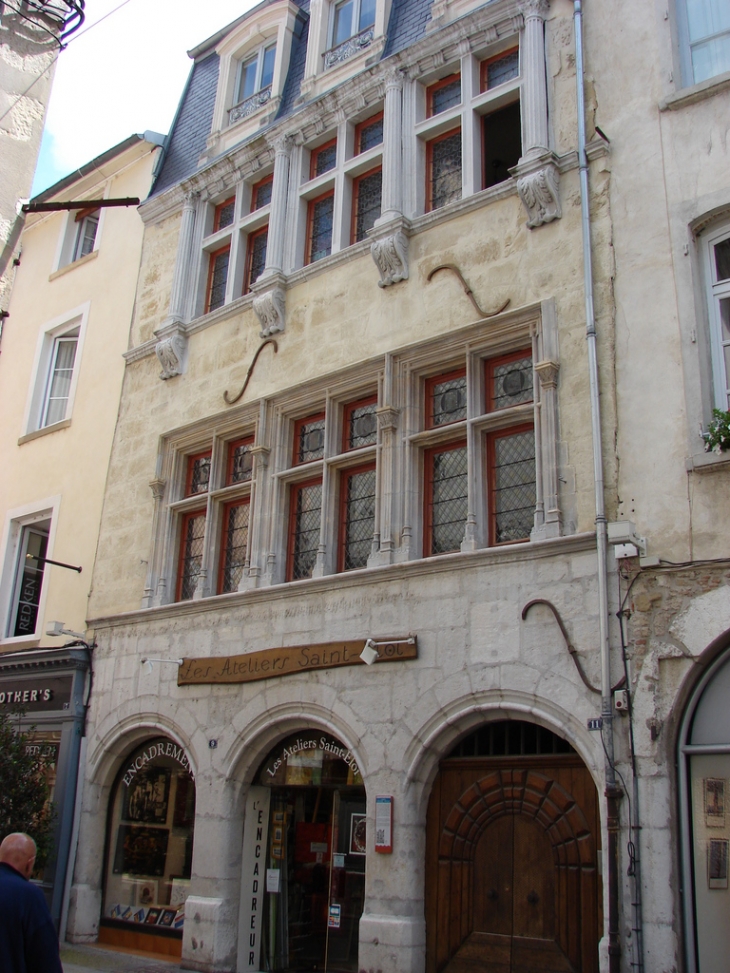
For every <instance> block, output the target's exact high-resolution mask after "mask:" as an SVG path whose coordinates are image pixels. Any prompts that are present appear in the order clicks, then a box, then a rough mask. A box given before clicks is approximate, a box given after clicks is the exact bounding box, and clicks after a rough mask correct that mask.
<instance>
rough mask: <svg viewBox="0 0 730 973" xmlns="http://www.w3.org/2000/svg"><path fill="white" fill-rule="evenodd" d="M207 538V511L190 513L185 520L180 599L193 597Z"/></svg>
mask: <svg viewBox="0 0 730 973" xmlns="http://www.w3.org/2000/svg"><path fill="white" fill-rule="evenodd" d="M204 539H205V511H201V512H200V513H196V514H188V516H187V517H185V519H184V520H183V537H182V550H181V554H180V593H179V600H180V601H187V600H188V599H189V598H192V597H193V594H194V593H195V586H196V585H197V583H198V578H199V577H200V571H201V568H202V565H203V541H204Z"/></svg>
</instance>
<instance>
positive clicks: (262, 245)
mask: <svg viewBox="0 0 730 973" xmlns="http://www.w3.org/2000/svg"><path fill="white" fill-rule="evenodd" d="M268 242H269V227H268V225H267V226H262V227H261V229H260V230H255V231H254V232H252V233H249V235H248V240H247V241H246V269H245V272H244V275H243V293H244V294H248V292H249V291H250V290H251V285H252V284H255V283H256V281H257V280H258V279H259V277H260V276H261V274H263V272H264V268H265V267H266V248H267V246H268Z"/></svg>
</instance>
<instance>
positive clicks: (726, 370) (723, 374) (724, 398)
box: [703, 225, 730, 411]
mask: <svg viewBox="0 0 730 973" xmlns="http://www.w3.org/2000/svg"><path fill="white" fill-rule="evenodd" d="M703 257H704V265H705V273H706V277H707V288H708V295H707V297H708V310H709V318H710V351H711V356H712V384H713V404H714V408H716V409H721V410H723V411H727V410H728V409H730V225H725V226H723V227H719V228H716V229H714V230H713V231H711V232H708V233H707V234H706V235H705V237H704V239H703Z"/></svg>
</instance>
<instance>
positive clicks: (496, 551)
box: [89, 532, 596, 635]
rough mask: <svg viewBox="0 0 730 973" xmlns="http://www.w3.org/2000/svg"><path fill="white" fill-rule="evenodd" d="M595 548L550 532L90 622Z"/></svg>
mask: <svg viewBox="0 0 730 973" xmlns="http://www.w3.org/2000/svg"><path fill="white" fill-rule="evenodd" d="M595 548H596V538H595V534H594V533H592V532H585V533H581V534H571V535H570V536H568V537H554V538H550V539H548V540H542V541H531V542H529V543H524V544H514V545H511V546H509V547H497V548H495V547H491V548H484V549H482V550H478V551H467V552H463V553H455V554H442V555H440V556H439V557H433V558H425V559H419V560H414V561H404V562H401V563H398V564H388V565H385V566H382V567H375V568H363V569H361V570H357V571H348V572H347V573H345V574H328V575H326V576H324V577H322V578H308V579H306V580H303V581H290V582H287V583H284V584H276V585H269V586H266V587H261V588H251V589H249V590H247V591H243V592H234V593H232V594H229V595H213V596H210V597H208V598H201V599H198V600H196V601H180V602H175V603H174V604H171V605H162V606H160V607H158V608H142V609H138V610H136V611H129V612H122V613H120V614H117V615H106V616H102V617H100V618H95V619H92V620H91V621H90V622H89V624H90V625H91V626H93V627H94V628H95V629H96V632H97V635H99V630H100V629H101V630H103V629H111V628H122V627H124V626H127V625H135V624H140V623H143V624H150V623H154V622H160V621H166V620H167V619H171V618H175V619H181V618H185V617H188V616H190V615H202V614H209V613H210V612H223V611H225V610H227V609H234V608H240V607H242V606H244V605H245V606H246V607H251V606H253V605H256V604H267V603H271V601H289V600H295V601H300V600H301V599H302V598H308V597H313V596H316V595H318V594H324V593H325V592H331V591H333V590H334V589H335V588H336V589H337V591H338V592H342V591H343V590H344V589H346V588H362V587H364V586H366V585H375V584H386V583H390V582H393V581H410V580H413V579H415V578H419V577H425V576H433V575H437V574H449V573H451V572H452V571H457V572H459V573H462V572H463V571H464V570H465V569H467V568H469V567H470V568H473V569H474V570H484V569H488V568H495V569H496V568H501V567H503V566H504V565H507V564H519V563H524V562H525V561H528V562H529V561H537V560H544V559H546V558H553V557H562V556H565V555H566V554H577V553H581V552H583V551H592V550H595Z"/></svg>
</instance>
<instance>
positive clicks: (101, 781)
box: [87, 713, 199, 786]
mask: <svg viewBox="0 0 730 973" xmlns="http://www.w3.org/2000/svg"><path fill="white" fill-rule="evenodd" d="M153 736H168V737H170V739H171V740H172V741H173V742H174V743H177V744H178V746H181V747H182V748H183V749H184V750H185V753H186V754H187V757H188V760H189V761H190V767H191V769H192V772H193V776H195V775H196V771H197V768H198V766H199V761H198V759H197V755H196V753H195V749H194V747H193V745H192V741H191V740H190V739H189V738H188V736H187V734H186V733H185V732H184V731H183V730H182V728H181V727H180V726H178V725H177V723H176V722H175V721H174V720H171V719H170V718H169V717H167V716H164V715H163V714H161V713H135V714H133V715H132V714H130V715H128V716H127V717H125V718H124V719H122V720H116V721H114V723H113V724H112V726H111V727H110V728H109V729H108V730H107V732H106V733H104V734H103V735H100V736H99V739H98V742H97V744H96V746H95V747H94V750H93V752H92V753H91V754H90V756H89V758H88V764H87V766H88V781H89V783H90V784H97V785H101V786H105V785H107V786H111V784H112V782H113V780H114V779H115V777H116V775H117V773H118V772H119V768H120V766H121V764H122V763H123V761H124V759H125V757H126V756H128V755H129V754H130V753H131V752H132V751H133V750H134V749H135V748H136V747H138V746H139V745H140V744H142V743H143V742H144V741H145V740H148V739H150V738H151V737H153Z"/></svg>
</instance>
